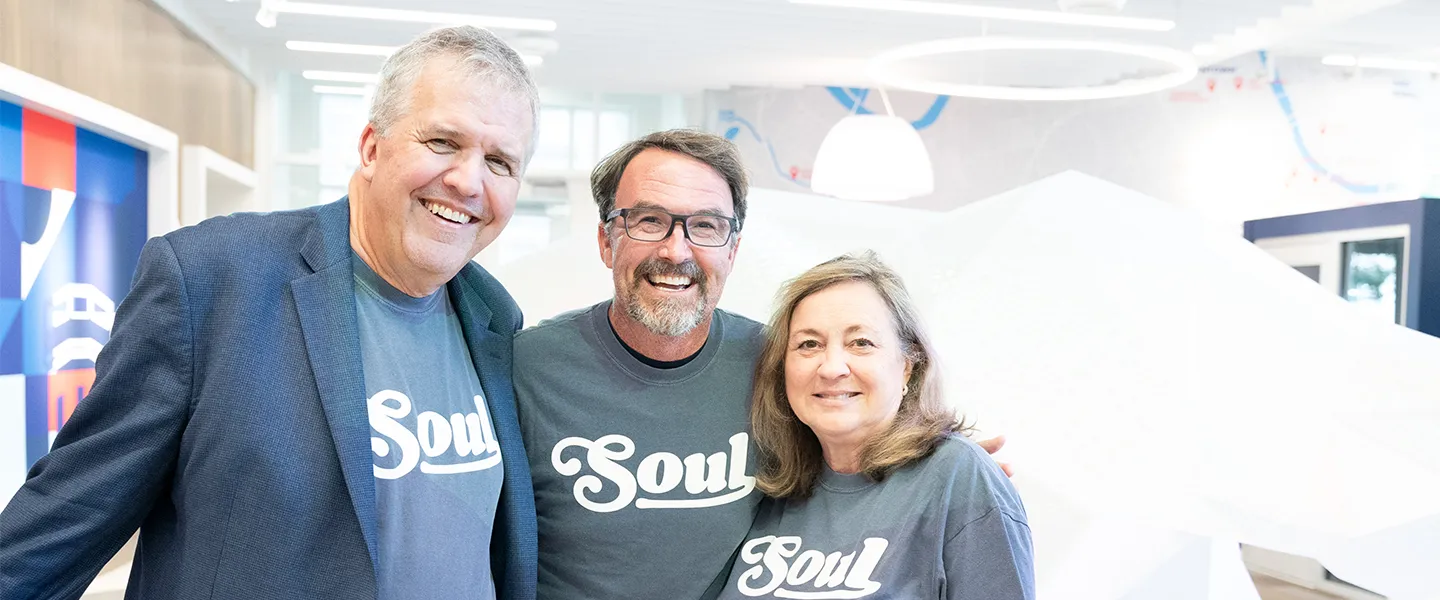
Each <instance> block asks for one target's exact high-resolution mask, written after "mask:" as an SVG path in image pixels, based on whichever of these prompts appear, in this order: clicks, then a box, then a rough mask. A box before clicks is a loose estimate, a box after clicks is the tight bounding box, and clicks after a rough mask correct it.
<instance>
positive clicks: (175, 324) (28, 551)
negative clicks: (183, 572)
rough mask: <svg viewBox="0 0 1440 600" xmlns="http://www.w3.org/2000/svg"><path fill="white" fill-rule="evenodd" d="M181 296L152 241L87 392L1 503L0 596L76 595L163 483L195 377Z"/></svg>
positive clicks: (168, 253) (164, 253)
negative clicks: (12, 493) (13, 491)
mask: <svg viewBox="0 0 1440 600" xmlns="http://www.w3.org/2000/svg"><path fill="white" fill-rule="evenodd" d="M187 301H188V298H187V292H186V289H185V284H184V279H183V278H182V276H181V272H180V263H179V261H178V260H177V259H176V256H175V251H174V249H173V248H172V247H171V245H170V243H169V241H167V240H166V239H165V238H154V239H151V240H150V241H149V242H147V243H146V244H145V248H144V250H142V251H141V255H140V262H139V266H138V267H137V270H136V274H135V278H134V280H133V282H132V285H131V290H130V293H129V294H128V295H127V296H126V298H125V300H124V301H123V302H122V303H121V305H120V307H119V310H118V311H117V312H116V316H115V325H114V328H113V330H112V335H111V337H110V341H109V342H108V343H107V344H106V345H105V347H104V349H103V350H101V352H100V356H99V358H98V359H97V360H96V366H95V370H96V377H95V382H94V384H93V385H92V386H91V388H90V394H89V395H88V396H87V397H85V399H84V400H82V401H81V402H80V403H79V404H78V405H77V406H76V408H75V412H74V414H73V415H72V416H71V418H70V420H69V421H68V422H66V423H65V426H64V427H62V428H61V430H60V432H59V434H58V436H57V437H56V438H55V443H54V446H53V447H52V448H51V451H50V453H49V454H48V455H46V456H45V457H43V458H41V459H40V460H39V461H38V462H36V463H35V466H34V467H33V468H32V469H31V470H30V473H29V476H28V478H27V479H26V481H25V484H24V486H22V487H21V488H20V491H19V492H18V493H16V495H15V497H14V498H13V499H12V500H11V501H10V504H9V505H8V506H7V507H6V508H5V511H4V512H3V513H0V590H3V592H4V593H3V594H0V595H3V596H4V597H6V598H12V597H13V598H34V599H49V598H78V597H80V595H81V594H82V593H83V592H84V591H85V588H86V587H87V586H88V585H89V583H90V581H92V580H93V579H94V578H95V575H96V574H97V573H98V572H99V571H100V569H101V568H102V567H103V566H104V565H105V562H106V561H108V560H109V559H110V558H111V557H112V556H114V554H115V552H116V551H118V550H119V549H120V547H121V546H122V545H123V544H124V543H125V542H126V541H127V540H128V539H129V538H130V536H131V535H132V534H133V533H134V532H135V530H136V529H137V528H138V527H139V526H140V524H141V522H142V521H143V520H144V519H145V517H146V515H147V514H149V512H150V510H151V507H152V506H153V505H154V504H155V502H156V499H157V498H158V497H159V496H160V494H161V493H163V492H164V491H165V490H166V489H168V487H169V483H170V480H171V476H172V474H173V472H174V470H175V464H176V455H177V453H178V448H179V445H180V438H181V435H182V433H183V432H184V429H185V423H186V420H187V418H188V414H189V406H190V395H191V384H192V377H193V375H192V362H193V356H192V351H193V342H192V331H191V325H190V314H189V312H190V310H191V309H190V307H189V306H188V304H187Z"/></svg>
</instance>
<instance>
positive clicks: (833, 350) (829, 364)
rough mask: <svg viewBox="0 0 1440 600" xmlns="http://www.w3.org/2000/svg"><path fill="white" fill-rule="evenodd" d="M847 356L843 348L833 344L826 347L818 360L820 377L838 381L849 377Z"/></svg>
mask: <svg viewBox="0 0 1440 600" xmlns="http://www.w3.org/2000/svg"><path fill="white" fill-rule="evenodd" d="M849 358H850V357H849V355H847V354H846V353H845V349H844V348H843V347H839V346H836V345H834V344H832V345H830V346H828V347H826V349H825V355H824V356H823V357H821V360H820V371H819V374H820V377H822V378H825V379H840V378H842V377H846V376H849V375H850V362H849Z"/></svg>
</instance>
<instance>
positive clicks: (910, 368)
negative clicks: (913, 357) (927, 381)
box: [905, 359, 915, 383]
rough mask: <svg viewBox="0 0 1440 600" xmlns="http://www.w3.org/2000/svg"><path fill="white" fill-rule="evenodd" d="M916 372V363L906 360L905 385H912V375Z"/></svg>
mask: <svg viewBox="0 0 1440 600" xmlns="http://www.w3.org/2000/svg"><path fill="white" fill-rule="evenodd" d="M914 370H915V363H913V362H910V360H909V359H906V360H905V383H910V373H911V372H913V371H914Z"/></svg>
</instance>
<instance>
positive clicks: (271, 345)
mask: <svg viewBox="0 0 1440 600" xmlns="http://www.w3.org/2000/svg"><path fill="white" fill-rule="evenodd" d="M537 110H538V97H537V93H536V88H535V84H534V82H533V80H532V79H531V77H530V74H529V72H528V70H527V69H526V68H525V66H524V64H523V62H522V61H521V59H520V57H519V56H518V55H517V54H516V53H515V52H514V51H513V50H511V49H510V48H509V47H507V46H505V45H504V44H503V43H502V42H500V41H499V40H498V39H497V38H495V37H494V36H493V35H491V34H489V33H488V32H485V31H484V30H480V29H476V28H473V27H453V28H446V29H440V30H436V31H434V32H431V33H428V34H426V35H424V36H422V37H421V38H419V39H417V40H416V41H414V42H412V43H411V44H409V45H407V46H405V47H404V48H402V49H400V50H399V51H397V52H396V53H395V54H394V55H392V56H391V57H390V58H389V59H387V61H386V64H385V66H384V67H383V69H382V71H381V83H380V85H379V89H378V90H377V93H376V97H375V101H374V104H373V106H372V109H371V119H370V120H371V122H370V124H369V125H368V126H367V127H366V128H365V130H364V132H363V133H362V135H361V140H360V153H361V167H360V169H359V170H358V171H357V172H356V174H355V176H354V177H353V178H352V180H351V183H350V194H349V196H348V197H347V198H346V199H342V200H340V201H338V202H335V203H332V204H328V205H324V206H320V207H316V208H311V209H305V210H299V211H292V212H286V213H275V214H268V215H253V214H248V215H235V216H230V217H222V218H217V219H211V220H208V221H206V222H204V223H201V224H200V225H197V226H195V227H189V228H185V229H182V230H180V231H176V232H174V233H171V234H169V235H166V236H164V237H161V238H156V239H152V240H150V242H149V243H148V244H147V245H146V246H145V249H144V251H143V252H142V255H141V259H140V265H139V267H138V270H137V273H136V275H135V279H134V284H133V288H132V290H131V292H130V294H129V295H128V297H127V298H126V299H125V301H124V302H123V303H122V304H121V306H120V308H119V311H118V312H117V316H116V323H115V327H114V335H113V336H112V338H111V340H110V342H109V344H108V345H107V346H106V347H105V349H104V351H103V352H102V353H101V355H100V358H99V360H98V361H97V366H96V371H97V377H96V380H95V383H94V385H93V386H92V388H91V393H90V395H89V396H88V397H87V398H86V399H85V400H84V401H82V402H81V403H80V404H79V406H78V407H77V409H76V411H75V413H74V415H73V417H72V418H71V419H70V421H69V422H68V423H67V424H66V425H65V427H64V428H63V429H62V430H61V431H60V433H59V435H58V437H57V438H56V440H55V443H54V447H53V448H52V450H51V452H50V454H49V455H47V456H46V457H45V458H43V459H41V460H40V461H39V462H38V463H36V465H35V467H34V468H33V470H32V471H31V473H30V476H29V478H28V480H27V481H26V483H25V485H24V487H23V488H22V489H21V490H20V491H19V493H18V494H17V495H16V496H15V498H14V499H13V500H12V501H11V503H10V504H9V506H8V507H7V508H6V509H5V511H4V513H3V514H0V598H5V599H7V600H8V599H11V598H26V599H36V598H43V599H48V598H76V597H79V596H80V595H81V593H83V591H84V589H85V587H86V586H87V584H88V583H89V582H90V581H91V580H92V579H93V578H94V576H95V574H96V573H97V572H98V571H99V569H100V568H101V566H102V565H103V564H104V563H105V562H106V561H107V560H108V559H109V558H110V557H111V556H112V555H113V554H114V553H115V552H116V551H117V550H118V549H119V548H120V546H121V545H122V544H124V543H125V541H126V540H127V539H129V538H130V536H131V534H132V533H133V532H134V531H135V530H136V528H137V527H138V528H139V530H140V543H139V546H138V549H137V551H136V555H135V562H134V565H133V568H132V571H131V576H130V585H129V589H128V591H127V598H146V599H151V598H176V599H182V598H183V599H195V598H236V599H245V600H259V599H268V598H307V599H317V598H318V599H324V598H336V599H341V598H344V599H352V598H376V597H377V596H378V597H380V598H503V599H524V600H530V599H533V598H534V597H535V578H536V563H535V561H536V538H535V509H534V500H533V497H532V493H533V492H532V487H531V480H530V472H529V467H528V464H527V462H526V460H525V456H524V448H523V446H522V444H521V441H520V438H519V427H518V424H517V421H516V409H515V402H514V393H513V389H512V386H511V380H510V376H511V338H512V336H513V334H514V333H515V331H516V330H517V329H519V328H520V327H521V316H520V311H519V309H518V308H517V307H516V305H515V303H514V301H513V300H512V299H511V298H510V296H509V294H508V293H507V292H506V291H505V289H504V288H503V287H501V285H500V284H499V283H498V282H497V281H496V280H495V279H494V278H493V277H491V276H490V275H489V274H488V273H486V272H485V271H484V270H483V269H481V268H479V267H478V266H476V265H474V264H473V263H471V262H470V260H471V259H472V258H473V257H474V256H475V255H476V254H477V253H478V252H479V251H480V250H481V249H482V248H484V247H485V245H487V244H489V243H490V242H491V241H492V240H494V239H495V236H496V235H498V234H499V233H500V231H501V229H503V228H504V226H505V224H506V223H507V222H508V221H509V219H510V216H511V214H512V213H513V211H514V206H515V200H516V196H517V195H518V192H519V187H520V174H521V172H522V170H523V168H524V166H525V163H526V162H528V160H529V156H530V153H531V151H532V149H533V146H534V131H535V125H536V120H535V116H536V112H537Z"/></svg>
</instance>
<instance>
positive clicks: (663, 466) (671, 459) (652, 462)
mask: <svg viewBox="0 0 1440 600" xmlns="http://www.w3.org/2000/svg"><path fill="white" fill-rule="evenodd" d="M695 456H700V455H699V454H696V455H695ZM721 460H724V458H723V457H722V458H721ZM689 468H690V461H689V459H686V461H685V465H684V466H683V467H682V466H681V465H680V457H678V456H675V455H674V454H671V453H669V452H656V453H654V454H651V455H650V456H647V457H645V460H642V461H640V469H639V471H637V472H636V475H638V476H639V479H640V489H642V490H645V491H647V492H650V493H652V494H663V493H665V492H668V491H670V490H673V489H675V486H677V485H680V478H681V477H682V476H685V477H688V476H689V473H688V472H682V471H687V470H688V469H689ZM657 472H660V473H664V475H657V474H656V473H657ZM657 477H663V479H657ZM686 487H689V486H686ZM690 493H692V494H693V493H695V492H694V491H691V492H690Z"/></svg>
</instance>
